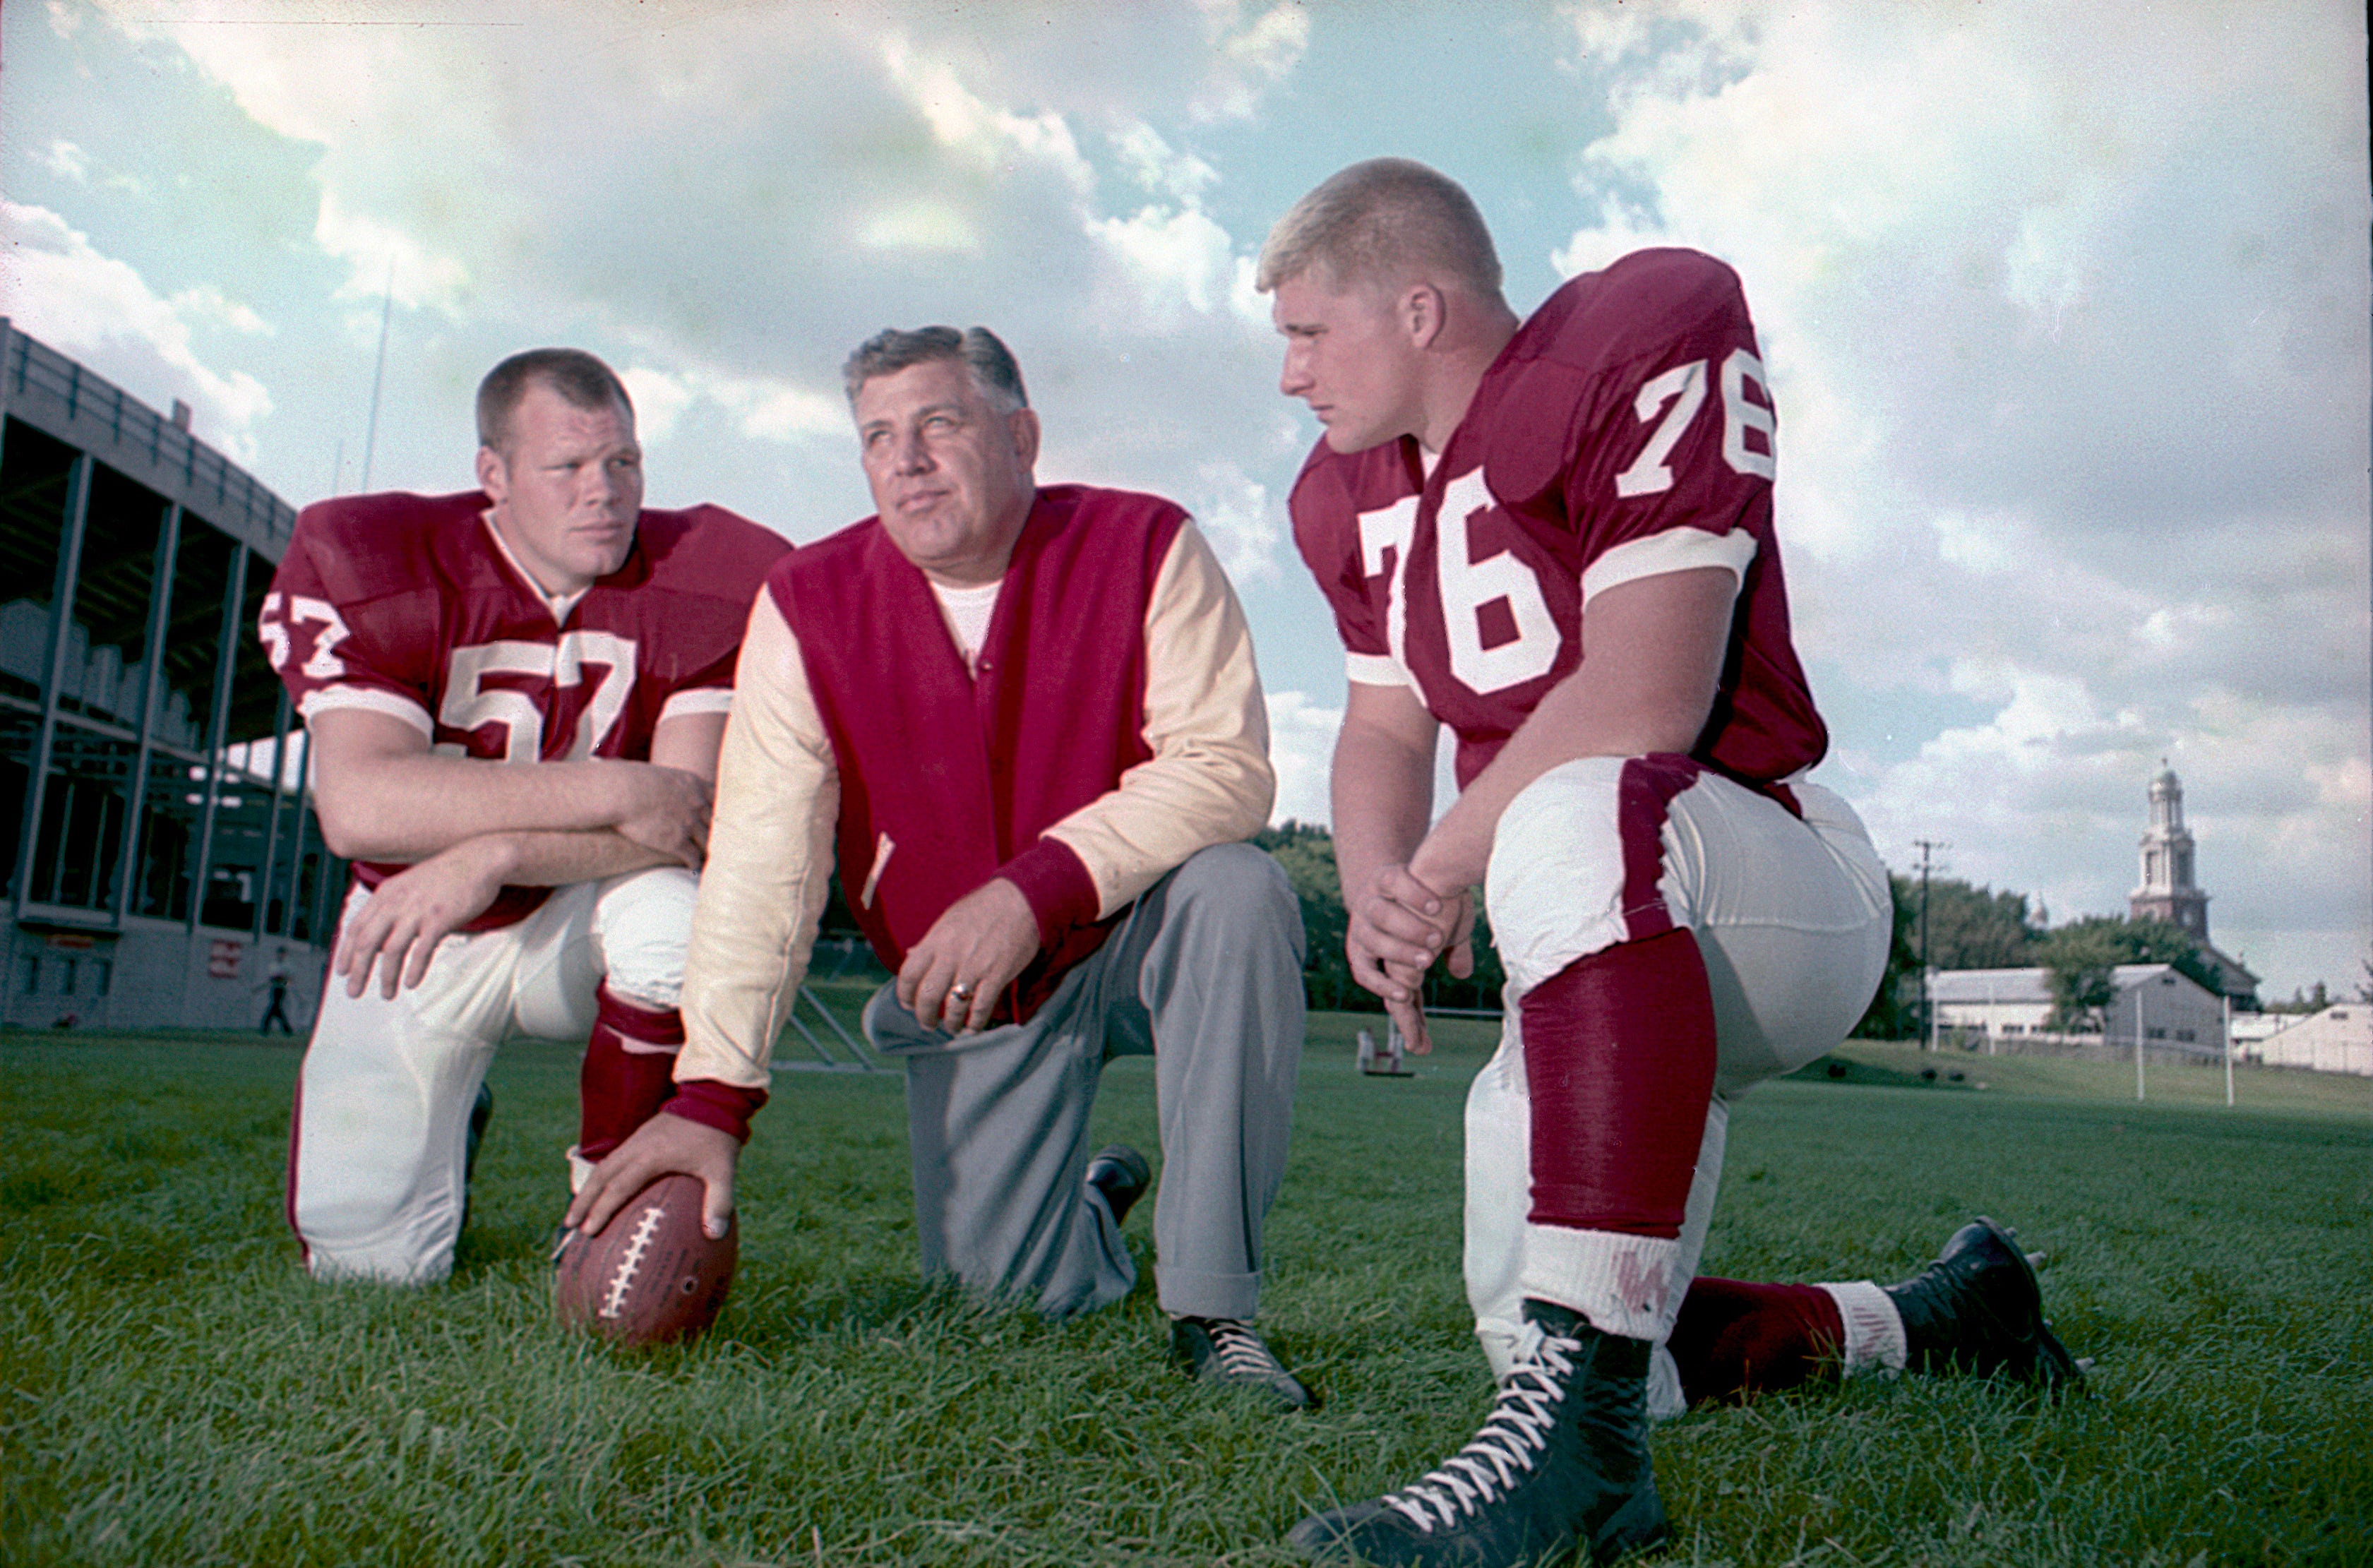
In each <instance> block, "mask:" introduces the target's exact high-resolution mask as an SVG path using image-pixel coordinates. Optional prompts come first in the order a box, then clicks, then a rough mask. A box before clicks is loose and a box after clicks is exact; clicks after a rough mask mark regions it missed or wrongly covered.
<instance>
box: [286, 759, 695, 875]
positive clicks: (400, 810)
mask: <svg viewBox="0 0 2373 1568" xmlns="http://www.w3.org/2000/svg"><path fill="white" fill-rule="evenodd" d="M652 771H653V769H652V768H651V767H650V766H649V764H646V763H636V762H610V761H587V762H555V763H541V764H538V765H536V766H530V767H520V766H510V765H509V764H505V763H497V762H488V761H484V760H481V759H479V758H475V757H457V756H445V755H437V754H427V755H408V756H372V757H368V758H358V759H356V760H355V761H354V762H352V763H351V764H342V765H332V764H329V763H327V762H324V764H323V765H322V766H321V769H320V773H321V778H320V780H319V782H317V784H316V786H315V790H314V795H315V807H316V810H317V811H318V812H319V813H320V816H321V834H322V837H323V838H324V840H325V841H327V843H328V844H329V847H330V848H331V850H332V852H333V853H334V854H336V855H338V856H339V857H341V858H342V859H345V860H426V859H427V858H428V857H429V856H431V855H434V854H437V853H438V852H440V851H442V850H445V849H449V848H452V847H453V846H454V845H456V844H459V843H462V842H463V841H464V840H467V839H472V838H481V837H485V836H487V835H489V834H496V833H535V832H552V833H582V832H590V831H592V830H595V829H601V828H609V827H614V826H616V825H618V824H619V823H621V822H624V821H626V820H627V819H628V818H629V817H631V816H633V815H634V814H635V813H636V812H637V810H638V809H640V802H642V801H643V799H644V798H645V795H646V793H647V790H644V789H643V788H641V786H643V785H644V783H645V782H646V780H645V779H644V778H641V777H639V776H644V775H649V773H651V772H652Z"/></svg>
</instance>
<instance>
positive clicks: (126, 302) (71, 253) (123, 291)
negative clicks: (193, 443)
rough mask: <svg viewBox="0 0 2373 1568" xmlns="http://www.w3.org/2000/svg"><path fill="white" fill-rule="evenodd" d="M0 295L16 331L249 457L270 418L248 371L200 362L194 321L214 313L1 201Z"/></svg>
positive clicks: (64, 229)
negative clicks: (177, 401) (189, 411)
mask: <svg viewBox="0 0 2373 1568" xmlns="http://www.w3.org/2000/svg"><path fill="white" fill-rule="evenodd" d="M0 239H5V241H6V252H5V259H0V295H5V296H6V298H7V299H8V300H9V314H10V316H11V317H12V318H13V324H14V325H15V326H16V327H17V328H18V330H19V331H21V332H23V333H26V334H27V335H29V336H31V337H34V338H38V339H40V340H41V342H43V343H46V344H48V345H50V346H51V347H53V348H55V349H57V350H58V351H59V352H60V353H62V354H69V355H72V356H73V357H76V358H77V359H80V360H82V361H83V362H84V363H86V364H88V366H90V368H91V369H94V370H96V371H98V372H99V374H100V375H102V376H105V377H106V378H108V379H109V380H112V381H114V382H116V383H117V384H118V385H120V386H122V387H123V389H124V390H125V391H126V392H130V393H132V395H134V397H137V398H139V399H140V400H141V401H142V402H144V403H148V404H155V405H157V406H159V407H162V406H164V405H165V404H168V403H169V402H170V401H171V400H172V399H173V398H176V397H180V398H183V399H186V400H187V401H188V402H189V404H191V406H192V408H193V409H194V410H195V411H196V415H197V419H196V427H197V431H198V434H199V435H200V436H202V437H203V438H205V439H206V440H208V441H210V442H212V443H213V444H215V445H216V446H218V447H220V448H222V449H223V450H224V451H227V452H228V453H229V454H230V455H231V456H233V457H234V458H238V459H240V460H241V461H246V460H247V459H249V458H251V456H252V454H253V451H254V442H253V439H252V434H251V432H252V428H253V427H254V425H255V424H256V422H257V421H259V420H261V419H262V418H263V416H264V415H266V414H268V413H270V412H271V410H272V398H271V395H270V394H269V393H267V392H265V391H264V389H263V382H261V381H259V380H256V379H255V378H254V377H253V376H251V375H250V374H248V373H247V372H246V371H244V370H234V371H231V372H229V373H228V374H225V373H222V372H219V371H216V370H215V369H212V368H211V367H209V366H208V365H206V364H205V362H204V361H203V360H201V359H200V358H199V357H198V354H197V351H196V349H195V347H194V346H193V344H192V337H191V330H190V328H191V322H190V316H191V315H192V314H196V315H200V316H205V315H209V314H211V313H213V312H212V310H211V308H210V307H201V306H195V305H190V304H186V303H182V302H178V301H176V300H166V299H160V298H158V297H157V295H156V294H155V293H154V292H153V291H152V290H151V289H150V288H149V287H148V285H147V284H146V282H145V281H144V280H143V279H142V278H141V276H140V275H139V274H138V273H137V272H135V271H134V270H133V269H132V268H131V267H129V266H127V265H125V264H124V263H123V262H120V261H117V260H115V259H114V258H113V257H111V256H106V255H102V254H100V253H99V251H98V250H97V249H95V248H94V247H93V246H92V244H91V242H90V238H89V236H88V235H86V234H84V233H82V232H81V231H80V230H78V229H76V228H71V227H69V226H68V225H67V223H66V221H65V220H64V218H62V217H60V216H58V215H57V214H55V213H53V212H51V211H50V210H49V209H48V208H46V207H36V206H23V205H18V204H17V203H15V202H10V201H6V200H0ZM201 292H202V293H204V294H206V295H209V296H210V297H211V298H212V299H215V300H220V299H221V296H220V295H219V294H218V293H214V292H213V291H210V290H209V291H201Z"/></svg>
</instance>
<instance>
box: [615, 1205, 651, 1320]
mask: <svg viewBox="0 0 2373 1568" xmlns="http://www.w3.org/2000/svg"><path fill="white" fill-rule="evenodd" d="M664 1213H665V1211H664V1210H663V1209H661V1208H660V1205H658V1204H656V1203H654V1204H652V1205H651V1206H650V1207H649V1208H648V1209H646V1210H644V1211H642V1213H641V1214H640V1215H638V1216H637V1218H636V1222H635V1234H634V1235H632V1236H629V1237H628V1238H627V1241H626V1250H625V1252H624V1253H622V1254H620V1255H619V1258H618V1267H617V1270H616V1271H615V1272H614V1273H613V1274H612V1275H611V1276H610V1284H609V1288H608V1289H607V1290H605V1291H604V1292H602V1314H601V1315H602V1316H604V1317H615V1316H619V1315H620V1314H621V1313H623V1312H625V1309H626V1293H627V1291H628V1290H629V1289H630V1288H631V1287H632V1286H633V1284H634V1282H635V1271H636V1270H638V1269H640V1268H641V1267H642V1266H643V1254H644V1253H645V1252H648V1251H649V1250H650V1245H651V1235H652V1234H653V1233H654V1232H656V1231H657V1230H658V1229H659V1228H660V1217H661V1215H662V1214H664Z"/></svg>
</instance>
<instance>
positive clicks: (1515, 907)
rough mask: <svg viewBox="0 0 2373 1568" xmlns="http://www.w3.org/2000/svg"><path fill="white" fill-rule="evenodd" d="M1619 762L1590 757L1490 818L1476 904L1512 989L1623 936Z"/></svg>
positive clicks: (1537, 783) (1543, 779) (1560, 769)
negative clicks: (1496, 820)
mask: <svg viewBox="0 0 2373 1568" xmlns="http://www.w3.org/2000/svg"><path fill="white" fill-rule="evenodd" d="M1625 762H1626V759H1625V758H1622V757H1611V756H1594V757H1583V758H1581V759H1579V760H1577V761H1574V762H1569V763H1565V764H1563V765H1561V766H1557V767H1553V768H1551V769H1549V771H1548V772H1547V773H1544V774H1542V775H1541V776H1540V777H1539V778H1536V779H1534V780H1533V781H1532V782H1531V783H1530V784H1528V785H1526V786H1525V788H1524V789H1523V790H1520V791H1518V793H1517V795H1516V797H1515V799H1514V800H1513V801H1510V802H1508V806H1507V809H1506V810H1505V811H1504V812H1502V813H1501V815H1500V825H1499V827H1498V830H1497V831H1496V832H1495V833H1494V834H1493V835H1492V844H1491V859H1490V864H1489V866H1488V868H1487V870H1486V871H1485V872H1484V883H1483V886H1484V895H1483V896H1484V905H1485V907H1486V908H1487V909H1488V910H1489V911H1490V916H1491V939H1492V942H1494V943H1495V944H1496V945H1497V946H1498V948H1499V950H1500V957H1501V961H1502V963H1503V964H1505V965H1506V966H1507V972H1508V977H1509V979H1510V981H1511V982H1513V983H1514V986H1515V988H1516V989H1518V990H1530V989H1533V988H1534V987H1535V986H1537V985H1539V984H1540V983H1541V982H1542V981H1544V980H1547V979H1548V978H1549V977H1550V976H1552V975H1555V974H1556V973H1558V971H1560V970H1561V969H1563V968H1564V967H1565V966H1566V965H1569V964H1572V962H1573V961H1574V960H1575V959H1577V958H1582V957H1585V956H1587V955H1588V954H1593V953H1596V952H1598V951H1599V950H1601V949H1602V948H1606V947H1608V946H1611V945H1613V944H1614V943H1616V942H1621V941H1622V940H1624V938H1625V936H1626V935H1627V934H1628V931H1627V926H1626V921H1625V915H1626V912H1627V911H1626V907H1625V905H1626V898H1625V892H1626V886H1625V883H1626V876H1625V872H1626V870H1627V867H1626V863H1625V853H1624V847H1625V846H1624V840H1625V826H1626V824H1625V822H1624V820H1623V818H1624V813H1623V812H1622V809H1621V806H1622V795H1623V790H1622V783H1623V770H1624V766H1625ZM1658 826H1661V824H1659V825H1658ZM1650 849H1651V864H1652V865H1653V864H1654V846H1651V847H1650ZM1649 874H1650V877H1651V879H1652V885H1651V887H1650V889H1649V892H1650V894H1651V895H1653V894H1654V886H1653V878H1654V872H1653V871H1652V872H1650V873H1649Z"/></svg>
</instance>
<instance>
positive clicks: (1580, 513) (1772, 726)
mask: <svg viewBox="0 0 2373 1568" xmlns="http://www.w3.org/2000/svg"><path fill="white" fill-rule="evenodd" d="M1776 429H1777V420H1776V417H1775V415H1774V414H1773V411H1772V406H1771V394H1770V392H1768V390H1767V389H1766V387H1765V384H1764V379H1763V366H1762V362H1761V360H1760V359H1759V358H1758V357H1757V353H1756V342H1755V328H1754V323H1753V322H1751V321H1750V320H1749V318H1748V311H1747V300H1746V297H1745V295H1744V293H1743V291H1742V290H1741V289H1740V287H1739V283H1738V278H1737V275H1736V274H1735V273H1733V272H1732V271H1731V270H1730V269H1729V268H1728V267H1726V266H1724V264H1723V263H1720V262H1717V261H1715V260H1714V259H1713V258H1712V257H1710V256H1705V255H1701V254H1700V253H1698V252H1694V251H1684V250H1671V249H1667V250H1652V251H1640V252H1633V253H1632V254H1631V255H1629V256H1626V257H1624V258H1623V259H1622V260H1620V261H1619V262H1617V263H1614V264H1613V265H1612V266H1609V267H1607V269H1605V270H1604V271H1602V272H1596V273H1589V274H1585V275H1583V276H1581V277H1577V278H1575V279H1573V280H1572V281H1571V282H1569V283H1567V284H1566V285H1565V286H1564V287H1561V288H1560V289H1559V290H1558V291H1557V292H1556V293H1555V294H1553V295H1551V296H1550V297H1549V299H1548V301H1547V302H1546V303H1544V304H1543V305H1542V306H1541V308H1540V309H1539V310H1537V311H1536V312H1535V313H1534V314H1533V317H1532V319H1531V320H1530V321H1527V322H1525V324H1524V325H1523V326H1522V327H1521V328H1519V329H1518V330H1517V333H1516V334H1515V336H1514V338H1512V339H1511V340H1510V341H1509V343H1508V345H1507V346H1506V347H1505V348H1504V349H1502V351H1501V354H1500V357H1498V358H1497V359H1496V360H1494V361H1493V362H1492V365H1491V367H1490V369H1489V370H1488V371H1486V372H1485V374H1484V377H1483V380H1482V381H1481V383H1480V384H1479V386H1478V387H1477V389H1476V392H1475V397H1474V401H1473V402H1472V403H1471V404H1469V405H1468V408H1467V415H1466V417H1465V418H1464V419H1463V420H1462V421H1461V422H1460V424H1459V426H1458V428H1457V429H1456V430H1455V432H1454V433H1453V434H1452V436H1451V439H1450V441H1449V443H1448V445H1447V446H1445V447H1444V450H1443V451H1442V453H1441V456H1440V460H1439V461H1438V462H1435V463H1434V464H1433V465H1432V468H1431V469H1430V470H1429V469H1428V467H1427V466H1426V463H1425V461H1424V455H1425V454H1424V452H1423V450H1422V449H1421V448H1420V446H1419V445H1418V443H1417V441H1416V440H1415V439H1413V438H1410V437H1402V438H1401V439H1398V440H1397V441H1392V442H1387V443H1385V444H1384V445H1381V446H1377V447H1374V448H1371V449H1369V450H1368V451H1362V452H1352V453H1338V452H1337V451H1333V450H1332V449H1331V448H1329V447H1328V446H1327V444H1326V442H1325V440H1324V439H1322V440H1321V441H1320V442H1319V444H1318V446H1317V448H1316V449H1315V451H1313V452H1312V453H1311V455H1310V458H1309V461H1308V462H1306V463H1305V464H1304V465H1303V471H1302V475H1301V477H1300V478H1299V479H1298V480H1297V481H1296V482H1295V485H1294V489H1293V497H1292V515H1293V531H1294V541H1295V544H1297V545H1298V546H1299V547H1300V549H1301V551H1302V556H1303V560H1304V561H1305V562H1306V563H1308V565H1309V567H1310V569H1311V571H1312V573H1313V574H1314V575H1315V577H1316V578H1317V579H1318V585H1319V588H1320V589H1321V590H1322V591H1324V592H1325V594H1326V595H1327V601H1328V603H1329V604H1330V605H1331V607H1332V608H1333V610H1334V612H1335V620H1336V626H1337V629H1338V631H1339V632H1340V633H1341V635H1342V638H1343V643H1344V646H1345V648H1346V649H1348V650H1349V653H1350V678H1351V679H1352V680H1354V681H1358V682H1362V683H1367V684H1374V685H1409V686H1411V687H1413V688H1414V689H1415V691H1416V693H1417V695H1418V696H1419V698H1420V701H1422V702H1423V703H1424V704H1425V706H1426V708H1428V710H1430V711H1431V712H1432V714H1433V715H1434V717H1435V718H1437V719H1439V720H1442V721H1443V722H1444V723H1445V724H1447V725H1449V726H1450V727H1451V729H1452V731H1454V732H1455V734H1456V735H1457V737H1458V758H1457V773H1458V781H1459V785H1460V787H1461V788H1464V787H1465V786H1466V785H1467V783H1468V782H1470V781H1471V780H1472V779H1473V778H1474V777H1475V776H1476V775H1477V774H1478V773H1479V772H1481V771H1482V770H1483V768H1484V767H1485V766H1487V765H1489V763H1490V760H1491V758H1492V757H1493V756H1495V755H1498V753H1499V749H1500V747H1501V746H1502V744H1504V743H1506V741H1507V738H1508V737H1509V735H1510V734H1512V733H1513V732H1514V731H1515V729H1516V727H1517V726H1518V725H1519V724H1521V723H1523V722H1524V720H1525V716H1526V715H1527V714H1529V713H1531V712H1532V710H1533V708H1534V706H1535V705H1536V704H1537V703H1538V702H1539V701H1540V699H1541V697H1542V696H1544V695H1545V694H1547V693H1548V691H1549V688H1550V687H1552V686H1554V685H1557V684H1558V683H1559V682H1560V681H1562V680H1563V679H1564V678H1565V677H1566V676H1567V675H1569V674H1571V673H1573V672H1574V671H1575V670H1576V669H1577V668H1579V667H1580V666H1581V664H1582V631H1583V620H1584V614H1585V613H1586V609H1587V605H1588V603H1589V601H1590V600H1591V599H1592V597H1593V596H1595V595H1596V594H1598V593H1601V592H1604V591H1606V590H1607V589H1609V588H1612V587H1614V586H1616V585H1617V584H1619V583H1622V582H1627V581H1631V580H1632V579H1637V578H1642V577H1651V576H1655V575H1658V574H1660V573H1663V572H1668V571H1677V570H1685V569H1688V568H1695V567H1706V566H1716V567H1724V568H1728V569H1729V570H1731V571H1732V572H1734V573H1736V576H1737V578H1738V583H1739V589H1738V594H1737V597H1736V600H1735V601H1734V603H1735V606H1736V608H1735V610H1734V614H1733V619H1732V624H1731V632H1730V646H1729V649H1728V651H1727V654H1726V656H1725V658H1724V662H1723V671H1722V677H1721V684H1720V687H1719V689H1718V691H1717V693H1716V696H1715V699H1714V704H1713V713H1712V715H1711V717H1710V718H1709V719H1708V720H1707V723H1706V727H1705V730H1704V731H1703V732H1702V733H1701V735H1700V736H1699V737H1698V741H1697V743H1696V745H1695V746H1694V747H1692V748H1691V755H1693V756H1695V757H1696V758H1697V759H1698V760H1700V761H1701V762H1703V763H1705V764H1707V765H1709V766H1713V767H1714V768H1716V769H1718V770H1720V771H1722V772H1724V773H1726V774H1729V775H1731V776H1732V777H1734V778H1739V779H1741V780H1743V781H1746V782H1749V783H1757V784H1760V783H1771V782H1776V781H1778V780H1780V779H1783V778H1787V777H1789V776H1790V775H1792V774H1794V773H1797V772H1800V771H1802V770H1803V769H1805V768H1807V767H1809V766H1812V765H1813V764H1814V763H1816V762H1818V761H1819V760H1820V758H1821V755H1822V754H1823V753H1824V752H1825V751H1826V750H1827V749H1828V744H1829V737H1828V732H1827V731H1826V730H1825V729H1824V727H1823V725H1822V723H1821V719H1820V715H1819V714H1818V712H1817V711H1816V710H1815V708H1814V707H1813V700H1812V695H1811V693H1810V691H1809V690H1808V689H1807V687H1806V682H1805V675H1804V671H1803V669H1802V668H1801V667H1800V666H1799V664H1798V663H1797V660H1796V654H1795V650H1794V647H1793V645H1792V644H1791V641H1790V638H1789V631H1788V599H1787V590H1786V587H1785V584H1784V582H1783V578H1782V574H1781V569H1780V551H1779V544H1778V542H1777V540H1776V539H1775V538H1774V537H1773V535H1772V528H1771V479H1772V473H1773V468H1774V458H1775V452H1776V449H1775V447H1774V436H1775V434H1776Z"/></svg>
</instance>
